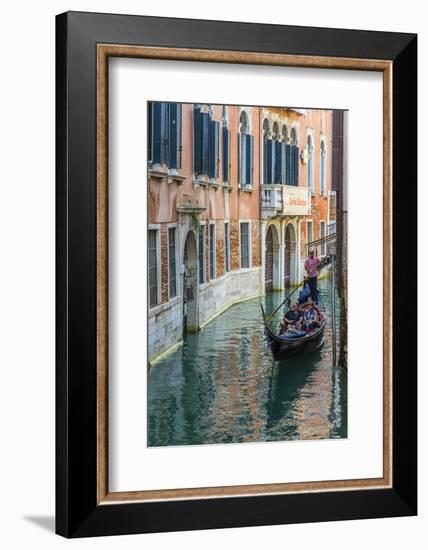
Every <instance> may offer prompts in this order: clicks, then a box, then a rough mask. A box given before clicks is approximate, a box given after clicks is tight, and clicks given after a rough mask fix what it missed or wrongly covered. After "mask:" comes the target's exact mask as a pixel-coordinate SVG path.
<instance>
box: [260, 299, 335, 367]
mask: <svg viewBox="0 0 428 550" xmlns="http://www.w3.org/2000/svg"><path fill="white" fill-rule="evenodd" d="M261 308H262V313H263V321H264V324H265V335H266V339H267V342H268V344H269V347H270V349H271V351H272V355H273V358H274V359H275V361H283V360H285V359H291V358H292V357H296V355H301V354H304V353H311V352H312V351H315V350H317V349H319V348H320V347H321V346H322V345H323V343H324V331H325V326H326V322H327V320H326V316H325V314H324V313H323V314H322V316H323V319H322V320H321V323H320V327H319V328H316V329H315V330H313V331H312V332H309V333H308V334H305V335H304V336H287V335H286V334H281V335H277V334H274V333H273V332H272V331H271V330H270V328H269V327H268V324H267V322H266V317H265V312H264V310H263V306H261Z"/></svg>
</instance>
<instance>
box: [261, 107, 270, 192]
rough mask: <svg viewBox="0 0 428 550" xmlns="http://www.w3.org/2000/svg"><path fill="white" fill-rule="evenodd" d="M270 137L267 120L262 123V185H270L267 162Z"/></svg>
mask: <svg viewBox="0 0 428 550" xmlns="http://www.w3.org/2000/svg"><path fill="white" fill-rule="evenodd" d="M269 136H270V126H269V121H268V119H267V118H265V119H264V121H263V183H264V184H267V183H272V181H271V179H272V176H271V174H272V167H271V164H270V162H269V159H270V156H269V142H271V145H272V141H271V140H270V139H269Z"/></svg>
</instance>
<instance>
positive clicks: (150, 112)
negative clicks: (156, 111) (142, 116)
mask: <svg viewBox="0 0 428 550" xmlns="http://www.w3.org/2000/svg"><path fill="white" fill-rule="evenodd" d="M147 105H148V110H147V118H148V121H149V122H148V125H147V128H148V136H147V138H148V139H147V141H148V148H147V160H148V161H149V162H150V161H151V162H153V103H152V102H149V103H148V104H147Z"/></svg>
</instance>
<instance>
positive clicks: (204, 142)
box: [201, 113, 210, 175]
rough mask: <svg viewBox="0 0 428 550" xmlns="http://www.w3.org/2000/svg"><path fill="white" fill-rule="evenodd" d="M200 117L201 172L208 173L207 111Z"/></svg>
mask: <svg viewBox="0 0 428 550" xmlns="http://www.w3.org/2000/svg"><path fill="white" fill-rule="evenodd" d="M201 119H202V172H201V173H202V174H205V175H208V174H209V163H210V124H209V123H210V119H209V116H208V113H201Z"/></svg>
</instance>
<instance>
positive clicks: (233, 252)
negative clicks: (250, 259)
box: [230, 220, 241, 271]
mask: <svg viewBox="0 0 428 550" xmlns="http://www.w3.org/2000/svg"><path fill="white" fill-rule="evenodd" d="M240 267H241V266H240V250H239V223H238V222H237V221H236V220H231V221H230V269H231V270H232V271H233V270H234V269H240Z"/></svg>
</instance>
